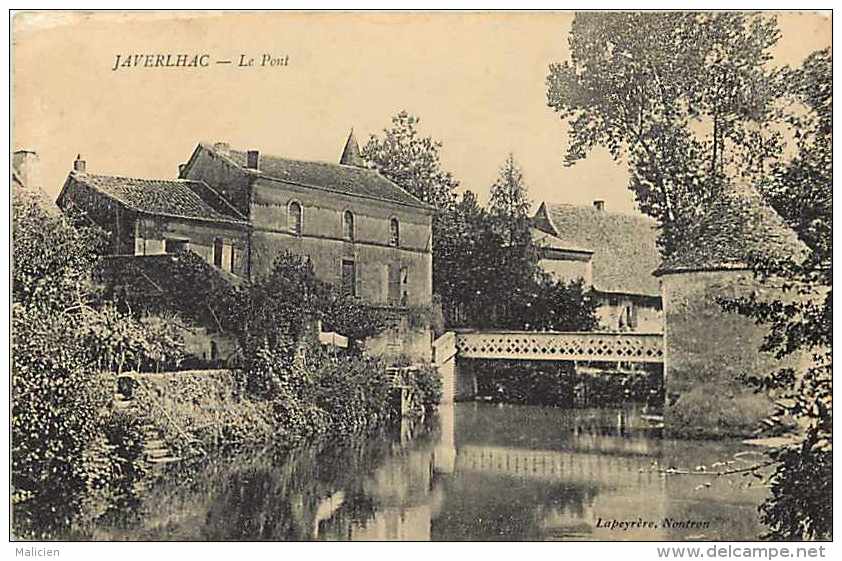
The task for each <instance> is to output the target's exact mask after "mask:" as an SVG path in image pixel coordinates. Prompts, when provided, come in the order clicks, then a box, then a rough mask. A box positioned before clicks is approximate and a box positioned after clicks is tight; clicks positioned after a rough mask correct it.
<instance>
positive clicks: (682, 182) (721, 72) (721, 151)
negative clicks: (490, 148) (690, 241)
mask: <svg viewBox="0 0 842 561" xmlns="http://www.w3.org/2000/svg"><path fill="white" fill-rule="evenodd" d="M778 38H779V32H778V30H777V27H776V23H775V19H774V17H768V16H764V15H761V14H739V13H733V12H718V13H694V12H680V13H675V12H670V13H583V14H577V15H576V18H575V20H574V22H573V27H572V30H571V33H570V39H569V42H570V50H571V60H570V61H568V62H564V63H556V64H552V65H551V66H550V72H549V76H548V77H547V101H548V105H549V106H550V107H552V108H553V109H554V110H555V111H557V112H558V113H559V114H560V116H561V117H562V118H563V119H569V126H570V128H569V144H568V148H567V153H566V155H565V163H566V164H567V165H572V164H574V163H575V162H576V161H578V160H580V159H582V158H584V157H586V156H587V155H588V153H589V152H590V151H591V150H592V149H593V148H595V147H596V146H602V147H605V148H606V149H607V150H608V151H609V153H610V154H611V156H612V157H613V158H614V159H615V160H618V161H619V160H624V161H626V162H627V164H628V167H629V172H630V183H629V188H630V189H631V190H632V191H633V192H634V194H635V197H636V199H637V202H638V205H639V206H640V209H641V210H642V211H643V212H644V213H646V214H649V215H650V216H652V217H654V218H655V219H656V220H658V222H659V223H660V225H661V227H662V233H661V238H660V243H661V246H662V249H663V251H664V252H665V253H666V254H670V253H671V252H672V251H674V250H675V248H676V247H677V246H678V245H680V240H681V239H682V237H683V236H692V235H693V227H694V225H695V224H696V223H697V221H698V220H697V217H698V215H699V213H700V212H703V210H704V208H705V206H706V202H707V201H708V200H709V199H710V198H711V197H715V196H716V195H717V193H718V192H719V191H720V190H721V189H722V188H723V187H724V185H726V184H727V183H728V182H729V181H732V180H735V179H741V180H749V181H751V180H754V179H756V178H758V177H760V176H762V174H763V173H764V171H768V167H767V165H768V161H767V160H768V159H769V158H771V157H775V156H776V155H777V154H778V153H779V151H780V144H781V136H780V134H779V133H778V132H776V131H775V130H774V129H773V128H771V127H770V126H769V124H770V123H772V122H774V121H775V120H776V118H777V116H778V114H777V109H776V106H775V102H776V101H777V100H778V98H779V97H780V92H779V82H778V81H777V80H775V79H774V71H773V70H770V69H768V68H767V67H768V64H767V63H768V62H769V61H770V60H771V54H770V51H771V48H772V47H773V46H774V45H775V44H776V42H777V40H778Z"/></svg>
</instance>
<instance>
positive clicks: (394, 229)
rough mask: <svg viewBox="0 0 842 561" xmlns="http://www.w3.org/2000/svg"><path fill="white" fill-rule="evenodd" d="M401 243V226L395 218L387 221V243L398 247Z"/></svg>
mask: <svg viewBox="0 0 842 561" xmlns="http://www.w3.org/2000/svg"><path fill="white" fill-rule="evenodd" d="M400 244H401V226H400V224H399V223H398V219H397V218H392V219H391V220H390V221H389V245H391V246H392V247H398V246H399V245H400Z"/></svg>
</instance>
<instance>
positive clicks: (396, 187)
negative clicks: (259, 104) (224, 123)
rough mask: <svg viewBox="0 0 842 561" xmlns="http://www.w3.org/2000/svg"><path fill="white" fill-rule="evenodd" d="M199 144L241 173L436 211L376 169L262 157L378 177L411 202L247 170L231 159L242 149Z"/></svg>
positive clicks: (315, 161) (241, 152)
mask: <svg viewBox="0 0 842 561" xmlns="http://www.w3.org/2000/svg"><path fill="white" fill-rule="evenodd" d="M199 144H200V146H203V147H204V148H205V149H207V150H210V151H212V152H213V153H214V154H216V155H219V156H221V157H223V158H225V159H226V161H228V162H229V163H230V164H231V165H233V166H235V167H236V168H237V169H239V170H241V171H244V172H253V173H259V174H262V175H263V176H264V177H266V178H273V179H276V180H278V181H281V182H287V183H293V184H296V185H301V186H303V187H309V188H312V189H321V190H328V191H331V192H337V193H345V194H347V195H350V196H356V197H363V198H369V199H375V200H382V201H384V202H389V203H393V204H402V205H405V206H414V207H417V208H424V209H427V210H434V209H435V207H434V206H433V205H430V204H428V203H426V202H424V201H422V200H421V199H419V198H418V197H416V196H415V195H413V194H412V193H410V192H409V191H407V190H406V189H404V188H403V187H401V186H400V185H398V184H397V183H396V182H394V181H392V180H391V179H390V178H388V177H386V176H385V175H383V174H382V173H380V171H379V170H377V169H376V168H368V167H359V166H353V165H346V164H340V163H336V162H331V161H324V160H302V159H298V158H289V157H286V156H279V155H276V154H269V153H267V154H263V155H262V158H263V159H265V160H267V161H276V162H290V163H294V164H301V165H307V166H320V167H322V168H323V169H330V170H341V171H343V172H350V173H358V174H366V175H368V176H370V177H376V178H378V179H381V180H383V181H385V182H386V183H388V185H389V186H390V188H392V189H394V190H395V191H397V192H399V193H400V194H401V195H403V196H404V197H407V198H408V199H409V201H401V200H400V199H399V198H385V197H381V198H378V197H376V196H373V195H371V194H368V195H366V194H365V193H363V192H353V191H352V192H345V191H343V190H341V189H331V188H330V187H329V186H326V185H319V184H318V183H314V182H311V181H302V180H301V179H298V180H294V179H290V178H288V177H283V176H278V175H272V173H271V172H270V171H266V170H265V169H261V170H249V169H248V168H245V167H244V166H243V164H242V163H241V162H238V161H237V160H236V159H234V158H232V157H231V154H237V155H238V156H244V155H245V154H246V151H244V150H240V149H237V148H229V149H228V150H227V153H226V152H223V151H220V150H218V149H217V148H216V146H215V145H213V144H209V143H206V142H200V143H199Z"/></svg>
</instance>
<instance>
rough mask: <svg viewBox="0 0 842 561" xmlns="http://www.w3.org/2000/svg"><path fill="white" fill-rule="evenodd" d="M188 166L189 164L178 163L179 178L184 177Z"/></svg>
mask: <svg viewBox="0 0 842 561" xmlns="http://www.w3.org/2000/svg"><path fill="white" fill-rule="evenodd" d="M186 167H187V164H178V178H179V179H184V168H186Z"/></svg>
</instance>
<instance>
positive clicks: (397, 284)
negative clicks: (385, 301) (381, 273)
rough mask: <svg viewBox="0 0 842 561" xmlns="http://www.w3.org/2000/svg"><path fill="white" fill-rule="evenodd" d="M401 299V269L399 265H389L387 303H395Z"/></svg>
mask: <svg viewBox="0 0 842 561" xmlns="http://www.w3.org/2000/svg"><path fill="white" fill-rule="evenodd" d="M400 300H401V269H400V265H397V264H392V265H389V303H390V304H392V305H397V304H398V303H400Z"/></svg>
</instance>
